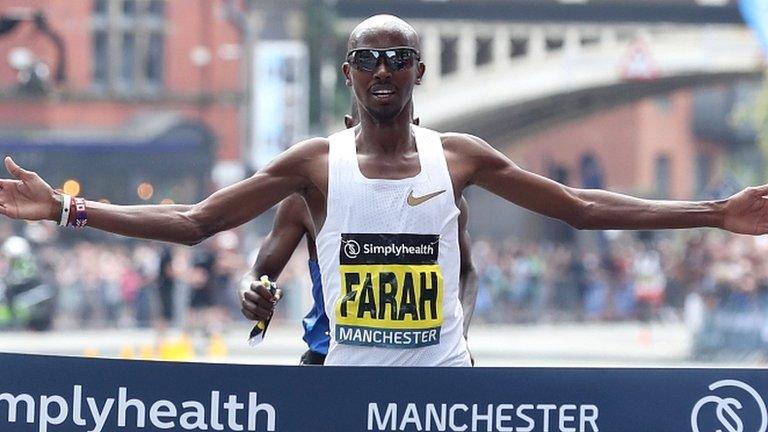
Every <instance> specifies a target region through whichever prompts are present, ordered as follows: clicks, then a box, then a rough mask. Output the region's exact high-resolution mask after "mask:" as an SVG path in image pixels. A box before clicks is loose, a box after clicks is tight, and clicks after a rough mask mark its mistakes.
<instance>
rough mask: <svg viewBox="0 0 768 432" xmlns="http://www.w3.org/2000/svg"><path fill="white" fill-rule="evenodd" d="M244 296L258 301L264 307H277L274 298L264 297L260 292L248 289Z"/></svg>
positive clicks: (270, 308)
mask: <svg viewBox="0 0 768 432" xmlns="http://www.w3.org/2000/svg"><path fill="white" fill-rule="evenodd" d="M243 296H244V297H245V300H248V301H251V302H253V303H256V304H257V305H259V306H261V307H263V308H264V309H267V310H272V309H274V308H275V301H274V300H270V299H267V298H264V297H263V296H261V295H260V294H259V293H256V292H253V291H246V292H245V294H244V295H243Z"/></svg>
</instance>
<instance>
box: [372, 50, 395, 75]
mask: <svg viewBox="0 0 768 432" xmlns="http://www.w3.org/2000/svg"><path fill="white" fill-rule="evenodd" d="M373 76H374V77H376V78H378V79H380V80H383V79H386V78H389V77H391V76H392V71H391V70H390V69H389V63H387V59H386V58H384V56H381V57H379V58H378V61H377V62H376V68H375V69H374V70H373Z"/></svg>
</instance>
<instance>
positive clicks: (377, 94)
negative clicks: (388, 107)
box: [371, 88, 396, 102]
mask: <svg viewBox="0 0 768 432" xmlns="http://www.w3.org/2000/svg"><path fill="white" fill-rule="evenodd" d="M395 93H396V91H395V90H394V89H391V88H378V89H373V90H371V94H372V95H373V97H374V98H376V100H378V101H381V102H388V101H390V100H391V99H392V98H394V96H395Z"/></svg>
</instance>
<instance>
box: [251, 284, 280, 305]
mask: <svg viewBox="0 0 768 432" xmlns="http://www.w3.org/2000/svg"><path fill="white" fill-rule="evenodd" d="M251 291H252V292H255V293H257V294H259V295H260V296H262V297H264V298H266V299H267V300H269V301H271V302H273V303H274V302H275V301H276V300H275V295H274V294H273V293H272V291H270V289H269V288H267V287H265V286H264V285H262V284H261V282H254V283H252V284H251Z"/></svg>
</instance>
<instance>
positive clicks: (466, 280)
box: [459, 197, 477, 338]
mask: <svg viewBox="0 0 768 432" xmlns="http://www.w3.org/2000/svg"><path fill="white" fill-rule="evenodd" d="M459 211H461V213H460V214H459V251H460V253H461V255H460V256H461V266H460V269H459V300H460V301H461V307H462V309H463V310H464V337H465V338H466V337H467V334H468V333H469V322H470V321H471V320H472V314H473V313H474V312H475V301H476V300H477V271H476V270H475V263H473V262H472V242H471V240H470V238H469V231H467V220H468V218H469V214H468V213H467V212H468V209H467V200H465V199H464V197H461V200H460V201H459Z"/></svg>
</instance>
